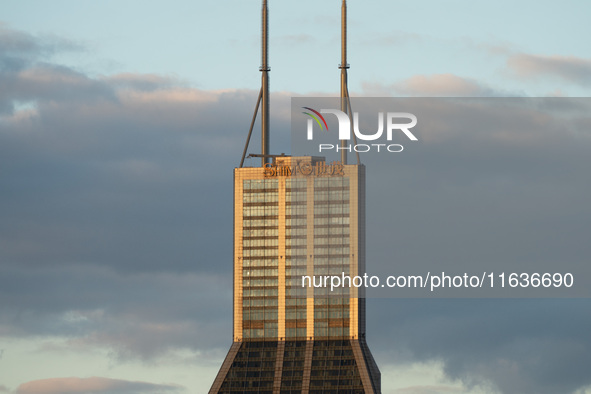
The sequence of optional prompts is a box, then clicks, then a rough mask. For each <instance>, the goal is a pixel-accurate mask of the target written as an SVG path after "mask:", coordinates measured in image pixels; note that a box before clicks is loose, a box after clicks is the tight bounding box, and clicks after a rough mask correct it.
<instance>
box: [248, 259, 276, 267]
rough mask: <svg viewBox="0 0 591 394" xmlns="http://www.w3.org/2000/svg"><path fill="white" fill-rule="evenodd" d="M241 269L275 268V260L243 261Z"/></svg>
mask: <svg viewBox="0 0 591 394" xmlns="http://www.w3.org/2000/svg"><path fill="white" fill-rule="evenodd" d="M242 267H277V259H272V260H271V259H258V260H257V259H244V261H243V263H242Z"/></svg>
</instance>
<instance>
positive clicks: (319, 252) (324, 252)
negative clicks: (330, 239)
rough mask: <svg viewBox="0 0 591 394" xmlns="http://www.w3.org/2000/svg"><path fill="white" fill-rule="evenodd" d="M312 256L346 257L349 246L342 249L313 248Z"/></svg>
mask: <svg viewBox="0 0 591 394" xmlns="http://www.w3.org/2000/svg"><path fill="white" fill-rule="evenodd" d="M314 254H317V255H330V254H339V255H348V254H349V246H343V247H328V248H327V247H322V246H319V247H316V246H314Z"/></svg>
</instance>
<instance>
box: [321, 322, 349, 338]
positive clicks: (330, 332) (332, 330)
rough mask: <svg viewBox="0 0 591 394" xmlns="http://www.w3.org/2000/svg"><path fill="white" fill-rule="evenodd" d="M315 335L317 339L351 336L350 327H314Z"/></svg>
mask: <svg viewBox="0 0 591 394" xmlns="http://www.w3.org/2000/svg"><path fill="white" fill-rule="evenodd" d="M318 323H320V322H318ZM314 335H315V336H317V337H342V336H349V327H314Z"/></svg>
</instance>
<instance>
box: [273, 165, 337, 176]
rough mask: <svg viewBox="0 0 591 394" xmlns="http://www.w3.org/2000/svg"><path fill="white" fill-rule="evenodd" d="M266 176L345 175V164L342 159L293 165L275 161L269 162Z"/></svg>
mask: <svg viewBox="0 0 591 394" xmlns="http://www.w3.org/2000/svg"><path fill="white" fill-rule="evenodd" d="M264 169H265V170H264V171H265V177H266V178H270V177H279V176H286V177H288V176H344V175H345V170H344V166H343V164H342V163H341V162H340V161H333V162H332V163H330V164H326V163H325V162H320V161H319V162H316V163H315V164H312V163H310V162H304V163H302V162H299V161H298V162H297V163H296V164H292V165H277V164H275V163H267V164H265V167H264Z"/></svg>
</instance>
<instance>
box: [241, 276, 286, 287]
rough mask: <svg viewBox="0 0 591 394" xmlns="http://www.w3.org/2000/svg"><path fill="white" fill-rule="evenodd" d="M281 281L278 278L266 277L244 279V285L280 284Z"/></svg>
mask: <svg viewBox="0 0 591 394" xmlns="http://www.w3.org/2000/svg"><path fill="white" fill-rule="evenodd" d="M278 285H279V281H278V279H277V278H266V279H244V280H243V281H242V286H244V287H264V286H267V287H268V286H278Z"/></svg>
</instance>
